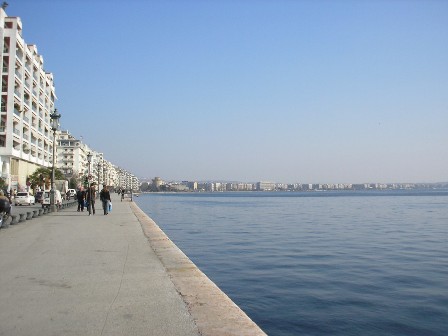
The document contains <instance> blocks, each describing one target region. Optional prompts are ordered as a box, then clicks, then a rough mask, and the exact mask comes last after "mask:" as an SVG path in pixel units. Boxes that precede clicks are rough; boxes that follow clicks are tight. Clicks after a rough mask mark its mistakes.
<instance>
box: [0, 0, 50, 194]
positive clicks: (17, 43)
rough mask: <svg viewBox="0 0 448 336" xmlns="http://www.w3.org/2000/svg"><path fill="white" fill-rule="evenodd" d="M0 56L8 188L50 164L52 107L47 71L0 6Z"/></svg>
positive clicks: (1, 153)
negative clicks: (0, 60) (0, 61)
mask: <svg viewBox="0 0 448 336" xmlns="http://www.w3.org/2000/svg"><path fill="white" fill-rule="evenodd" d="M0 41H1V42H0V43H1V46H0V52H1V59H2V83H1V121H0V168H1V170H0V172H1V177H2V178H3V179H4V180H5V181H6V184H7V185H8V188H9V189H11V190H12V189H18V190H19V189H20V188H24V187H25V184H26V178H27V176H28V175H30V174H32V173H33V172H34V171H35V170H36V169H37V168H38V167H41V166H44V167H50V166H51V165H52V154H53V153H52V151H53V132H52V130H51V124H50V114H51V113H52V112H53V111H54V109H55V100H56V95H55V88H54V84H53V75H52V74H51V73H48V72H46V71H45V69H44V61H43V58H42V56H41V55H39V53H38V51H37V47H36V46H35V45H29V44H26V42H25V41H24V39H23V38H22V22H21V20H20V18H18V17H8V16H7V15H6V13H5V11H4V9H3V8H0Z"/></svg>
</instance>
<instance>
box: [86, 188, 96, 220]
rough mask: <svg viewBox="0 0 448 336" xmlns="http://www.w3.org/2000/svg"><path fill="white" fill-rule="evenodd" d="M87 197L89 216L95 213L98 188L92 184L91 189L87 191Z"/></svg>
mask: <svg viewBox="0 0 448 336" xmlns="http://www.w3.org/2000/svg"><path fill="white" fill-rule="evenodd" d="M86 197H87V210H88V211H89V216H90V215H91V214H92V213H93V214H95V198H96V190H95V186H94V185H92V186H90V188H89V190H88V191H87V193H86Z"/></svg>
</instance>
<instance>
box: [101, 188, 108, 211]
mask: <svg viewBox="0 0 448 336" xmlns="http://www.w3.org/2000/svg"><path fill="white" fill-rule="evenodd" d="M100 200H101V202H103V210H104V214H105V215H107V214H108V213H109V203H110V193H109V190H108V189H107V186H104V187H103V190H101V192H100Z"/></svg>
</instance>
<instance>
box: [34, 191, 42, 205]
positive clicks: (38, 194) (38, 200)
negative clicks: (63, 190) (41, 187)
mask: <svg viewBox="0 0 448 336" xmlns="http://www.w3.org/2000/svg"><path fill="white" fill-rule="evenodd" d="M34 198H35V200H36V203H42V202H43V200H44V192H43V191H37V192H36V195H34Z"/></svg>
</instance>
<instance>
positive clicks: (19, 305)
mask: <svg viewBox="0 0 448 336" xmlns="http://www.w3.org/2000/svg"><path fill="white" fill-rule="evenodd" d="M112 197H113V199H112V201H113V211H112V212H111V213H110V214H109V215H107V216H105V215H103V211H102V209H101V207H100V202H98V201H97V204H96V205H97V211H96V215H94V216H88V215H87V214H88V213H87V212H86V210H84V212H77V211H76V207H75V206H73V207H69V208H65V209H62V210H61V211H59V212H57V213H53V214H48V215H45V216H40V217H37V218H33V219H31V220H27V221H24V222H20V223H18V224H14V225H11V226H10V227H9V228H7V229H1V230H0V335H42V336H44V335H45V336H50V335H129V336H132V335H160V336H162V335H163V336H165V335H166V336H170V335H173V336H175V335H179V336H181V335H182V336H189V335H192V336H193V335H265V334H264V333H263V331H261V330H260V329H259V328H258V326H257V325H255V323H253V322H252V321H251V320H250V319H249V318H248V317H247V316H246V315H245V314H244V312H242V311H241V310H240V309H239V308H238V307H237V306H236V305H235V304H234V303H233V302H232V301H231V300H230V299H229V298H228V297H227V296H226V295H225V294H224V293H223V292H222V291H220V290H219V288H218V287H216V286H215V285H214V284H213V283H212V282H211V281H210V280H209V279H208V278H207V277H206V276H205V275H204V274H203V273H202V272H201V271H200V270H199V269H197V268H196V266H195V265H194V264H193V263H192V262H191V261H190V260H189V259H188V258H187V257H186V256H185V255H184V254H183V253H182V252H181V251H180V250H179V249H178V248H177V247H176V246H175V245H174V244H173V243H172V242H171V240H170V239H169V238H168V237H167V236H166V235H165V234H164V233H163V231H161V230H160V228H159V227H158V226H157V225H156V224H155V223H154V222H153V221H152V220H151V219H150V218H149V217H148V216H146V215H145V214H144V213H143V212H142V211H141V210H140V209H139V208H138V207H137V206H136V205H135V204H134V203H133V202H130V201H128V200H126V201H123V202H120V200H119V198H118V196H115V195H113V196H112Z"/></svg>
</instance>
